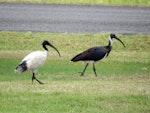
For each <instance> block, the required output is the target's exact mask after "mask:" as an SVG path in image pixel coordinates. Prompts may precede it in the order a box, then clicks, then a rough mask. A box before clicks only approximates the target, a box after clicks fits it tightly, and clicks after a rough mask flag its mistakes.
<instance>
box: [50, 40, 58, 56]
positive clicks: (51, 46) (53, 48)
mask: <svg viewBox="0 0 150 113" xmlns="http://www.w3.org/2000/svg"><path fill="white" fill-rule="evenodd" d="M49 46H51V47H52V48H53V49H55V50H56V51H57V53H58V54H59V57H61V55H60V53H59V51H58V49H57V48H56V47H55V46H53V45H52V44H50V43H49Z"/></svg>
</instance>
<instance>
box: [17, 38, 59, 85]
mask: <svg viewBox="0 0 150 113" xmlns="http://www.w3.org/2000/svg"><path fill="white" fill-rule="evenodd" d="M46 45H48V46H51V47H52V48H54V49H55V50H56V51H57V52H58V54H59V56H60V53H59V51H58V50H57V49H56V47H54V46H53V45H52V44H50V43H49V42H48V41H47V40H44V41H43V43H42V46H43V48H44V49H45V51H34V52H32V53H30V54H28V55H27V56H26V57H25V58H24V59H23V60H22V61H21V62H20V64H19V65H18V66H17V67H16V69H15V71H17V72H19V73H22V72H24V71H26V70H30V71H31V72H32V83H33V80H36V81H37V82H38V83H39V84H43V82H41V81H39V80H38V79H37V78H36V77H35V73H36V71H37V69H38V68H39V67H41V66H42V65H43V64H44V62H45V60H46V58H47V56H48V53H49V52H48V49H47V47H46Z"/></svg>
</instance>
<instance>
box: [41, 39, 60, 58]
mask: <svg viewBox="0 0 150 113" xmlns="http://www.w3.org/2000/svg"><path fill="white" fill-rule="evenodd" d="M42 45H43V48H44V49H45V50H47V51H48V49H47V48H46V45H48V46H50V47H52V48H53V49H55V50H56V51H57V53H58V54H59V56H60V53H59V51H58V49H57V48H56V47H55V46H53V45H52V44H51V43H49V42H48V41H47V40H44V41H43V43H42Z"/></svg>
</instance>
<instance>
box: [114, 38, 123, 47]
mask: <svg viewBox="0 0 150 113" xmlns="http://www.w3.org/2000/svg"><path fill="white" fill-rule="evenodd" d="M114 38H115V39H117V40H118V41H119V42H121V43H122V45H123V46H124V47H125V45H124V43H123V42H122V41H121V40H120V39H119V38H117V37H116V36H115V37H114Z"/></svg>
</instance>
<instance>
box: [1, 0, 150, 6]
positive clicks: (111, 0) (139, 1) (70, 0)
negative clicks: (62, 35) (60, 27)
mask: <svg viewBox="0 0 150 113" xmlns="http://www.w3.org/2000/svg"><path fill="white" fill-rule="evenodd" d="M0 2H30V3H56V4H92V5H124V6H150V0H0Z"/></svg>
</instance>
